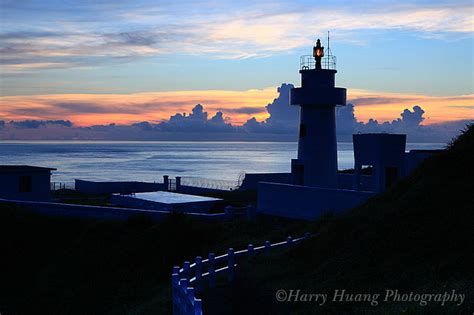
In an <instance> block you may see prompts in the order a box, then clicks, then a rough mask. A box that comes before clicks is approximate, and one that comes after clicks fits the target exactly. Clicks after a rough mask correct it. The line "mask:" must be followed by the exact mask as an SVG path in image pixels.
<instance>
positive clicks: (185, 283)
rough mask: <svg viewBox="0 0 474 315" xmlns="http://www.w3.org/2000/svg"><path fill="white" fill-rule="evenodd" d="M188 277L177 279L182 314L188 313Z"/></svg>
mask: <svg viewBox="0 0 474 315" xmlns="http://www.w3.org/2000/svg"><path fill="white" fill-rule="evenodd" d="M188 284H189V281H188V279H181V280H180V281H179V286H180V288H179V293H180V309H181V311H182V312H183V313H184V314H187V313H188V303H187V297H186V291H187V289H188Z"/></svg>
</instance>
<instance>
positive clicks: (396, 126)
mask: <svg viewBox="0 0 474 315" xmlns="http://www.w3.org/2000/svg"><path fill="white" fill-rule="evenodd" d="M292 87H293V85H292V84H282V85H281V86H280V87H279V88H278V89H277V91H278V96H277V97H276V98H275V99H274V100H273V102H272V103H270V104H268V105H267V106H265V107H264V109H265V110H266V112H267V116H266V118H264V119H258V118H257V117H251V118H249V119H247V120H246V121H245V122H244V123H243V124H241V125H234V124H232V122H231V119H230V118H229V117H228V116H225V113H224V112H225V111H217V112H216V113H215V114H214V115H209V113H208V112H207V111H206V110H205V108H204V106H203V105H201V104H197V105H195V106H194V107H193V108H192V111H191V112H190V113H189V114H187V113H185V112H183V113H176V114H174V115H171V116H170V117H169V118H168V119H163V120H162V121H160V122H150V121H142V122H136V123H131V124H116V123H111V124H98V125H92V126H75V125H74V124H73V123H72V122H71V121H69V120H17V121H14V120H12V121H8V122H5V121H3V120H0V139H3V140H223V141H234V140H238V141H296V140H297V129H298V125H299V122H298V121H299V107H298V106H290V105H289V92H290V89H291V88H292ZM357 102H359V103H362V104H364V103H363V102H362V101H361V99H360V98H359V99H357ZM371 102H372V100H370V101H369V102H367V103H366V105H365V106H370V103H371ZM67 104H68V103H61V104H60V106H59V107H60V108H67V107H68V105H67ZM75 105H77V104H75ZM79 106H80V107H82V108H84V110H86V111H91V110H92V111H96V112H100V110H96V109H95V107H92V109H91V108H89V107H90V106H89V105H87V104H80V105H79ZM357 106H358V107H359V105H357ZM360 107H361V108H364V105H360ZM131 110H132V111H133V110H134V109H131ZM235 111H242V112H245V114H252V113H254V112H258V113H260V112H261V111H257V110H253V107H251V110H249V108H248V107H245V106H244V107H238V108H237V109H235V108H234V109H233V110H229V111H228V113H232V112H235ZM425 119H426V118H425V110H424V109H423V108H422V107H421V106H419V105H414V106H412V108H411V109H410V108H405V109H404V110H403V111H402V112H401V113H399V117H398V118H396V119H393V120H390V121H384V122H379V121H378V120H377V119H373V118H369V119H368V120H367V121H366V122H364V121H360V120H358V118H357V116H356V105H354V104H353V103H349V104H347V106H341V107H337V109H336V124H337V133H338V137H339V139H340V140H343V141H350V140H351V135H352V134H354V133H359V132H361V133H376V132H388V133H406V134H407V135H408V140H409V141H411V142H417V141H420V142H448V141H449V140H451V138H452V137H454V136H455V135H456V134H458V133H459V131H460V130H461V129H463V128H464V126H465V125H466V124H467V123H469V122H470V121H472V120H468V119H463V120H454V121H450V122H444V123H438V124H430V125H423V124H422V123H423V122H424V121H425Z"/></svg>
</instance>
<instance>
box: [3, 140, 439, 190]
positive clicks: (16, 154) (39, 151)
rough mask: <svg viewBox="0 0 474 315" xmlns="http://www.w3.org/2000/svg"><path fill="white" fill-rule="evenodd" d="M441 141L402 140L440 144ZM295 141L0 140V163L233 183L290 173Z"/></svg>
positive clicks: (77, 174)
mask: <svg viewBox="0 0 474 315" xmlns="http://www.w3.org/2000/svg"><path fill="white" fill-rule="evenodd" d="M445 146H446V144H444V143H407V150H411V149H441V148H444V147H445ZM296 155H297V143H296V142H167V141H160V142H152V141H146V142H145V141H144V142H137V141H133V142H131V141H127V142H117V141H113V142H111V141H109V142H103V141H81V142H78V141H36V142H25V141H20V142H17V141H15V142H13V141H0V165H5V164H20V165H22V164H25V165H35V166H43V167H51V168H56V169H57V170H56V171H54V172H53V174H52V179H51V181H52V182H57V183H64V184H67V185H68V186H70V185H71V184H72V183H74V180H75V179H83V180H93V181H146V182H162V180H163V175H169V176H170V177H171V178H173V177H175V176H182V177H183V178H190V179H209V180H215V181H219V180H220V181H222V182H228V183H238V181H239V178H241V177H242V174H243V173H277V172H290V169H291V159H293V158H296ZM353 163H354V157H353V148H352V143H348V142H339V143H338V166H339V169H347V168H352V167H353Z"/></svg>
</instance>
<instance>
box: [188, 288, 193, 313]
mask: <svg viewBox="0 0 474 315" xmlns="http://www.w3.org/2000/svg"><path fill="white" fill-rule="evenodd" d="M186 300H187V302H188V310H189V311H188V314H193V313H194V288H193V287H188V288H187V289H186Z"/></svg>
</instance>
